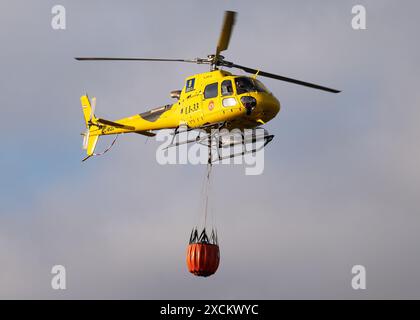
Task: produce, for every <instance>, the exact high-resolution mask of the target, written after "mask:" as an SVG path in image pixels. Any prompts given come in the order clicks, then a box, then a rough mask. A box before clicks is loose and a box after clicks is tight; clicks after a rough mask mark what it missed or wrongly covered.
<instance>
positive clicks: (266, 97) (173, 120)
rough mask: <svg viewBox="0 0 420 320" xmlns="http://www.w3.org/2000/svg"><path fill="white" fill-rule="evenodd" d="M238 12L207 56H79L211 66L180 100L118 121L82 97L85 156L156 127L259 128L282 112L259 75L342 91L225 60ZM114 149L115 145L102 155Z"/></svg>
mask: <svg viewBox="0 0 420 320" xmlns="http://www.w3.org/2000/svg"><path fill="white" fill-rule="evenodd" d="M235 17H236V12H233V11H226V12H225V16H224V21H223V26H222V31H221V34H220V38H219V42H218V44H217V47H216V53H215V54H212V55H208V56H207V58H195V59H160V58H159V59H157V58H107V57H77V58H75V59H76V60H78V61H152V62H161V61H169V62H187V63H196V64H208V65H210V71H209V72H205V73H200V74H195V75H193V76H190V77H188V78H186V80H185V85H184V86H183V88H182V90H176V91H172V92H171V97H172V98H174V99H177V102H176V103H173V104H167V105H165V106H161V107H158V108H154V109H151V110H149V111H146V112H143V113H140V114H136V115H133V116H130V117H127V118H123V119H120V120H116V121H109V120H105V119H101V118H97V117H96V116H95V105H96V99H95V98H92V101H90V100H89V98H88V96H87V95H84V96H82V97H81V98H80V100H81V104H82V107H83V114H84V118H85V123H86V132H85V133H83V135H84V139H83V148H84V149H85V150H86V153H87V156H86V158H84V159H83V161H85V160H86V159H88V158H89V157H91V156H94V155H99V154H96V153H95V147H96V143H97V141H98V138H99V136H101V135H118V134H122V133H137V134H142V135H145V136H154V135H156V133H155V132H156V131H157V130H162V129H174V130H175V131H174V135H176V134H177V133H178V132H179V129H180V128H186V130H198V129H200V130H202V131H205V132H210V130H212V129H223V128H226V129H228V130H231V129H239V130H244V129H252V128H257V127H260V126H262V125H264V124H265V123H267V122H268V121H270V120H271V119H273V118H274V117H275V116H276V115H277V113H278V112H279V111H280V102H279V100H278V99H277V98H276V97H275V96H274V95H273V94H272V93H271V92H270V91H269V90H268V89H267V88H266V87H265V86H264V84H263V83H262V82H261V81H260V80H258V79H257V77H268V78H272V79H277V80H281V81H286V82H291V83H294V84H298V85H302V86H306V87H310V88H314V89H319V90H323V91H327V92H332V93H339V92H340V91H338V90H335V89H331V88H327V87H324V86H320V85H317V84H313V83H309V82H304V81H300V80H296V79H292V78H287V77H283V76H280V75H276V74H272V73H268V72H264V71H260V70H257V69H252V68H249V67H245V66H242V65H238V64H235V63H233V62H230V61H227V60H225V59H224V57H223V56H222V55H221V54H220V53H221V52H223V51H225V50H226V49H227V48H228V45H229V40H230V37H231V33H232V28H233V25H234V23H235ZM219 67H226V68H237V69H241V70H243V71H245V72H246V73H250V74H252V76H243V75H234V74H232V73H230V72H227V71H225V70H220V69H219ZM254 138H255V137H254ZM272 138H273V136H272V135H269V134H268V133H266V134H264V135H263V137H262V139H264V140H265V144H267V143H268V142H270V141H271V140H272ZM114 142H115V140H114ZM114 142H113V143H112V144H111V146H112V145H113V144H114ZM189 142H193V141H189ZM265 144H264V146H265ZM209 148H210V145H209ZM109 149H110V147H109V148H107V149H106V150H105V151H104V152H102V153H101V154H103V153H105V152H107V151H108V150H109Z"/></svg>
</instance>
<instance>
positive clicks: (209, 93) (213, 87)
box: [204, 82, 218, 99]
mask: <svg viewBox="0 0 420 320" xmlns="http://www.w3.org/2000/svg"><path fill="white" fill-rule="evenodd" d="M217 88H218V85H217V82H216V83H212V84H209V85H207V86H206V88H205V89H204V99H209V98H215V97H217Z"/></svg>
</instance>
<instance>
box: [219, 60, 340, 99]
mask: <svg viewBox="0 0 420 320" xmlns="http://www.w3.org/2000/svg"><path fill="white" fill-rule="evenodd" d="M224 65H225V66H226V67H233V68H238V69H242V70H244V71H245V72H248V73H253V74H256V73H257V72H258V75H259V76H262V77H267V78H272V79H276V80H281V81H286V82H291V83H294V84H298V85H301V86H305V87H309V88H313V89H318V90H323V91H327V92H332V93H340V92H341V91H340V90H336V89H331V88H328V87H324V86H320V85H318V84H315V83H310V82H305V81H300V80H296V79H292V78H287V77H283V76H280V75H277V74H273V73H268V72H264V71H259V70H257V69H252V68H248V67H245V66H241V65H238V64H234V63H232V64H230V63H227V64H224Z"/></svg>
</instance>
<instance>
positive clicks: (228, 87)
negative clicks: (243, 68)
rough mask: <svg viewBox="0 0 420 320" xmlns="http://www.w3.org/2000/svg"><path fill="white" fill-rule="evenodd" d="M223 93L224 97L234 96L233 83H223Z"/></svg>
mask: <svg viewBox="0 0 420 320" xmlns="http://www.w3.org/2000/svg"><path fill="white" fill-rule="evenodd" d="M221 91H222V96H231V95H232V94H233V86H232V81H230V80H225V81H223V82H222V87H221Z"/></svg>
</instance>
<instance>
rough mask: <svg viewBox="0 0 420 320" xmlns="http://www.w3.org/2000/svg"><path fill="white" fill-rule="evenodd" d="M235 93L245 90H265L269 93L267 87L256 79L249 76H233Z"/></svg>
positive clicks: (244, 91) (241, 92)
mask: <svg viewBox="0 0 420 320" xmlns="http://www.w3.org/2000/svg"><path fill="white" fill-rule="evenodd" d="M235 85H236V93H237V94H243V93H246V92H265V93H269V91H268V90H267V88H266V87H265V86H264V85H263V84H262V82H261V81H259V80H257V79H252V78H249V77H238V78H235Z"/></svg>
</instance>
